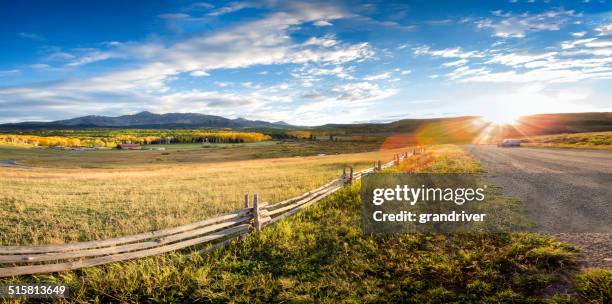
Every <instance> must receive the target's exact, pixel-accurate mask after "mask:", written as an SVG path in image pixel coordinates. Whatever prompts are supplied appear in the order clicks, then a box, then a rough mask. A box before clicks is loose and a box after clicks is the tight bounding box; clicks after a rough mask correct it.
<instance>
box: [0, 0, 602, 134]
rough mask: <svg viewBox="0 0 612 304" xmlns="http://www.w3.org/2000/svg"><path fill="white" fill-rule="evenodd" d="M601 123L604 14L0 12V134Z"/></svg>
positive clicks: (169, 5) (73, 6) (162, 5)
mask: <svg viewBox="0 0 612 304" xmlns="http://www.w3.org/2000/svg"><path fill="white" fill-rule="evenodd" d="M141 111H150V112H153V113H176V112H180V113H187V112H189V113H202V114H210V115H220V116H224V117H228V118H238V117H243V118H247V119H261V120H266V121H285V122H288V123H291V124H296V125H321V124H325V123H354V122H386V121H393V120H398V119H404V118H430V117H450V116H462V115H481V116H484V117H485V118H487V119H489V120H492V121H500V122H502V121H511V120H512V119H514V118H516V117H517V116H519V115H526V114H536V113H561V112H590V111H599V112H601V111H612V1H608V0H590V1H554V0H550V1H541V0H506V1H475V0H474V1H402V2H393V1H377V2H357V1H334V2H331V1H325V2H316V1H299V2H298V1H276V0H263V1H253V2H250V1H230V2H218V1H210V2H200V1H184V0H177V1H144V0H143V1H136V0H135V1H14V0H13V1H5V0H0V123H8V122H19V121H51V120H59V119H66V118H72V117H77V116H84V115H110V116H118V115H124V114H134V113H137V112H141Z"/></svg>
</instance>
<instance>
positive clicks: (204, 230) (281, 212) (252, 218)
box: [0, 149, 422, 277]
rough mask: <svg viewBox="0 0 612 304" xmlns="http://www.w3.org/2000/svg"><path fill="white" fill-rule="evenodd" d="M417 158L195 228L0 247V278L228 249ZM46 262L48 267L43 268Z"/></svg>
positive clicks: (255, 198)
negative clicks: (196, 249)
mask: <svg viewBox="0 0 612 304" xmlns="http://www.w3.org/2000/svg"><path fill="white" fill-rule="evenodd" d="M419 152H422V149H413V150H411V151H410V152H404V153H401V154H396V155H394V158H393V160H392V161H390V162H388V163H385V164H381V162H380V161H377V162H376V163H375V164H374V166H373V167H372V168H368V169H365V170H361V171H358V172H353V168H349V170H348V171H347V170H346V168H345V169H344V170H343V173H342V176H341V177H340V178H338V179H334V180H332V181H330V182H328V183H326V184H325V185H323V186H321V187H319V188H317V189H314V190H311V191H308V192H306V193H304V194H302V195H299V196H297V197H293V198H290V199H287V200H284V201H281V202H277V203H274V204H268V203H265V202H263V203H262V202H259V197H258V196H257V194H255V195H254V196H253V202H252V203H253V204H252V206H250V205H249V196H248V194H245V208H243V209H240V210H236V211H232V212H230V213H227V214H224V215H221V216H217V217H214V218H211V219H206V220H203V221H200V222H196V223H191V224H187V225H182V226H178V227H173V228H166V229H161V230H157V231H151V232H145V233H140V234H136V235H131V236H124V237H118V238H112V239H106V240H97V241H89V242H80V243H70V244H58V245H39V246H0V266H2V265H3V264H4V265H6V264H8V265H9V266H8V267H3V268H0V277H11V276H19V275H30V274H42V273H51V272H61V271H68V270H75V269H79V268H84V267H90V266H98V265H103V264H107V263H112V262H118V261H127V260H132V259H137V258H143V257H148V256H153V255H158V254H162V253H167V252H170V251H175V250H179V249H183V248H187V247H192V246H195V245H204V244H208V245H209V247H207V248H205V249H203V250H202V251H206V250H210V249H212V248H216V247H219V246H223V245H225V244H228V243H229V242H230V241H231V240H234V239H237V238H240V237H242V236H243V235H245V234H247V233H249V232H252V231H260V230H261V229H263V227H265V226H268V225H272V224H274V223H276V222H278V221H280V220H281V219H284V218H286V217H288V216H291V215H293V214H295V213H297V212H298V211H300V210H302V209H304V208H306V207H308V206H310V205H312V204H314V203H316V202H318V201H320V200H322V199H324V198H326V197H328V196H329V195H331V194H332V193H334V192H336V191H338V190H339V189H341V188H342V187H343V186H344V185H346V184H350V183H352V182H353V181H355V180H359V179H361V177H362V176H363V175H364V174H368V173H372V172H375V171H378V170H383V169H386V168H389V167H391V166H393V165H395V164H397V163H399V162H401V161H403V160H405V159H406V158H408V157H410V156H411V155H414V154H417V153H419ZM44 262H52V263H44Z"/></svg>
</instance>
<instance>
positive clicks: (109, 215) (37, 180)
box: [0, 150, 399, 245]
mask: <svg viewBox="0 0 612 304" xmlns="http://www.w3.org/2000/svg"><path fill="white" fill-rule="evenodd" d="M398 152H399V150H388V151H383V152H369V153H356V154H344V155H330V156H313V157H292V158H276V159H264V160H245V161H230V162H221V163H194V164H172V165H149V166H138V167H134V168H127V169H50V168H31V169H16V168H2V167H0V244H1V245H15V244H45V243H63V242H72V241H85V240H92V239H102V238H108V237H115V236H121V235H130V234H134V233H138V232H144V231H150V230H155V229H160V228H165V227H172V226H177V225H181V224H186V223H190V222H194V221H197V220H202V219H205V218H208V217H211V216H213V215H215V214H220V213H224V212H227V211H230V210H235V209H238V208H241V207H242V206H243V197H244V193H245V191H250V192H258V193H259V195H260V197H261V198H262V200H264V201H271V202H274V201H279V200H283V199H286V198H289V197H292V196H295V195H298V194H301V193H303V192H305V191H308V190H310V189H313V188H315V187H318V186H320V185H322V184H324V183H325V182H326V181H328V180H330V179H332V178H335V177H337V176H339V174H340V172H341V170H342V168H343V167H345V166H355V167H356V168H365V167H368V166H370V164H371V163H373V162H374V161H375V160H378V159H381V160H383V161H384V160H390V159H391V158H392V154H393V153H398Z"/></svg>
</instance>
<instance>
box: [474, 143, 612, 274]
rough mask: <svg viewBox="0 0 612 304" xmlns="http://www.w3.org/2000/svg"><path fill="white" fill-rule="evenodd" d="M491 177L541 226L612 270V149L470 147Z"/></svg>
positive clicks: (589, 260)
mask: <svg viewBox="0 0 612 304" xmlns="http://www.w3.org/2000/svg"><path fill="white" fill-rule="evenodd" d="M465 150H466V151H468V153H470V154H471V155H472V156H473V157H474V158H475V159H477V160H478V161H480V162H481V164H483V166H484V167H485V169H486V170H487V173H486V177H487V179H488V180H489V181H490V182H491V183H493V184H495V185H499V186H502V187H503V192H504V194H506V195H509V196H513V197H516V198H519V199H520V200H521V201H522V202H523V203H524V205H525V207H526V208H527V217H528V218H530V219H531V220H533V221H534V222H535V223H536V224H537V230H538V231H542V232H545V233H550V234H554V235H555V236H556V237H557V238H559V239H561V240H564V241H568V242H571V243H573V244H575V245H577V246H579V247H581V248H582V250H583V253H584V255H583V258H584V263H585V266H603V267H607V268H612V151H595V150H578V149H543V148H498V147H495V146H474V145H472V146H466V147H465Z"/></svg>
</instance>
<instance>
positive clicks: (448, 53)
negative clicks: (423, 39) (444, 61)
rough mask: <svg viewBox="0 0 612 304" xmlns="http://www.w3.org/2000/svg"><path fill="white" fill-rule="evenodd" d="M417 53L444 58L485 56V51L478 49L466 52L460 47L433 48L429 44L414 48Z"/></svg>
mask: <svg viewBox="0 0 612 304" xmlns="http://www.w3.org/2000/svg"><path fill="white" fill-rule="evenodd" d="M412 50H413V51H414V54H415V55H429V56H433V57H443V58H471V57H483V56H484V53H482V52H477V51H470V52H464V51H463V50H462V49H461V48H460V47H456V48H446V49H442V50H431V49H430V47H429V46H420V47H416V48H413V49H412Z"/></svg>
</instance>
